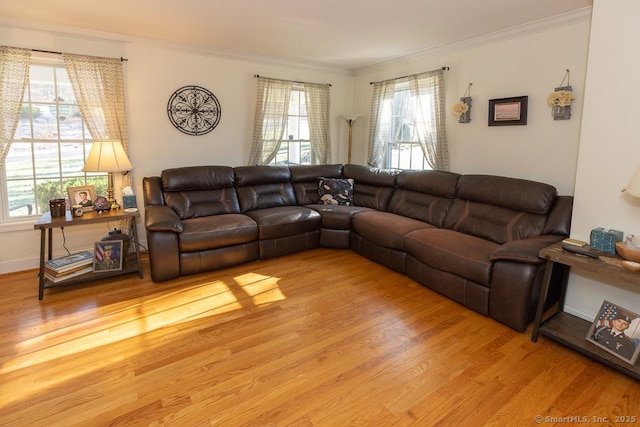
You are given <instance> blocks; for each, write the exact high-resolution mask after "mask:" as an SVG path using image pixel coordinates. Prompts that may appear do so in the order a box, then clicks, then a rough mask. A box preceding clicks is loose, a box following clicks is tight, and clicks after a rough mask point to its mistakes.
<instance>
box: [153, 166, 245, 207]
mask: <svg viewBox="0 0 640 427" xmlns="http://www.w3.org/2000/svg"><path fill="white" fill-rule="evenodd" d="M160 179H161V180H162V189H163V192H164V200H165V204H166V205H167V206H169V207H170V208H171V209H173V210H174V211H175V212H176V213H177V214H178V216H179V217H180V219H188V218H198V217H202V216H208V215H219V214H225V213H240V205H239V204H238V197H237V195H236V191H235V188H234V186H233V184H234V174H233V168H231V167H228V166H192V167H183V168H174V169H165V170H164V171H162V174H161V176H160Z"/></svg>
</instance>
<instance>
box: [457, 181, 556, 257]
mask: <svg viewBox="0 0 640 427" xmlns="http://www.w3.org/2000/svg"><path fill="white" fill-rule="evenodd" d="M556 196H557V191H556V189H555V188H554V187H553V186H551V185H548V184H544V183H540V182H534V181H528V180H524V179H516V178H507V177H499V176H490V175H464V176H461V177H460V179H459V180H458V190H457V198H456V200H455V201H454V203H453V206H452V207H451V209H450V210H449V212H448V214H447V218H446V220H445V227H446V228H451V229H453V230H457V231H460V232H462V233H467V234H471V235H474V236H478V237H482V238H484V239H488V240H491V241H493V242H496V243H499V244H503V243H506V242H510V241H512V240H518V239H526V238H530V237H535V236H539V235H540V234H542V232H543V230H544V227H545V223H546V221H547V214H548V213H549V212H550V211H551V207H552V206H553V204H554V201H555V199H556Z"/></svg>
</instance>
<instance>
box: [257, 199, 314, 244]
mask: <svg viewBox="0 0 640 427" xmlns="http://www.w3.org/2000/svg"><path fill="white" fill-rule="evenodd" d="M246 215H247V216H249V217H251V218H252V219H253V220H254V221H255V222H256V223H257V224H258V235H259V238H260V240H265V239H277V238H280V237H287V236H295V235H297V234H303V233H308V232H312V231H318V230H320V224H321V218H320V214H319V213H318V212H316V211H315V210H313V209H309V208H306V207H304V206H279V207H275V208H267V209H258V210H255V211H250V212H247V213H246Z"/></svg>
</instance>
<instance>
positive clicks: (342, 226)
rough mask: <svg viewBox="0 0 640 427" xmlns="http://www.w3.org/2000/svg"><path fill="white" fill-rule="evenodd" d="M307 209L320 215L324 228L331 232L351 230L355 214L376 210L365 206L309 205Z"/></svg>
mask: <svg viewBox="0 0 640 427" xmlns="http://www.w3.org/2000/svg"><path fill="white" fill-rule="evenodd" d="M307 207H308V208H309V209H313V210H314V211H317V212H319V213H320V215H321V216H322V228H328V229H331V230H351V220H352V218H353V216H354V215H355V214H357V213H360V212H367V211H375V209H371V208H365V207H363V206H346V205H336V206H327V205H307Z"/></svg>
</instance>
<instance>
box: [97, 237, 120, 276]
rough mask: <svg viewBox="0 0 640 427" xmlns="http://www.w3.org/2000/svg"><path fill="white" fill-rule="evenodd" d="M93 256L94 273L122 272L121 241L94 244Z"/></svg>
mask: <svg viewBox="0 0 640 427" xmlns="http://www.w3.org/2000/svg"><path fill="white" fill-rule="evenodd" d="M93 254H94V259H93V270H94V271H116V270H122V240H109V241H100V242H96V243H95V244H94V251H93Z"/></svg>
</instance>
